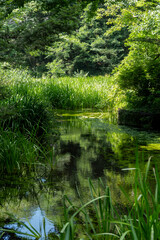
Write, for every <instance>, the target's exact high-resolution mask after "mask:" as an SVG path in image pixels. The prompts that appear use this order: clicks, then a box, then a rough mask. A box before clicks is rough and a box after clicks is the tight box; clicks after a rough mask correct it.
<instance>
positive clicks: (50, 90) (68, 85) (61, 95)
mask: <svg viewBox="0 0 160 240" xmlns="http://www.w3.org/2000/svg"><path fill="white" fill-rule="evenodd" d="M44 81H45V85H44V87H43V89H42V93H43V95H44V97H45V99H46V101H49V102H50V103H51V105H52V106H53V107H54V108H61V109H82V108H92V109H96V108H101V109H106V110H107V109H108V110H113V109H117V108H118V107H119V106H120V105H121V104H122V101H121V100H122V97H123V94H122V93H121V92H119V90H118V86H117V85H116V83H115V82H114V80H113V79H112V78H111V77H109V76H106V77H102V76H99V77H63V78H48V77H46V78H44Z"/></svg>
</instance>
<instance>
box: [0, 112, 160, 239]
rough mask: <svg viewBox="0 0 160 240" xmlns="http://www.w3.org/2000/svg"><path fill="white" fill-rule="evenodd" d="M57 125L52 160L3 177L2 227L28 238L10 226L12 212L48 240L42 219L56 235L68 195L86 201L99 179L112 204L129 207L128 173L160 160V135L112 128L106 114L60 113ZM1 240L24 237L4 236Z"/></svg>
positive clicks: (0, 190)
mask: <svg viewBox="0 0 160 240" xmlns="http://www.w3.org/2000/svg"><path fill="white" fill-rule="evenodd" d="M110 118H111V117H110ZM57 124H58V129H59V132H60V135H59V138H58V140H57V141H56V142H55V143H54V144H53V145H52V144H51V145H50V152H49V154H48V161H46V162H42V163H39V164H38V165H36V166H33V168H26V169H24V170H23V172H21V174H18V175H17V174H16V173H15V174H13V173H12V175H2V176H1V177H0V186H1V188H0V220H1V222H0V225H1V226H4V227H6V228H9V229H10V228H14V229H16V230H18V231H22V232H27V233H30V231H29V230H27V229H26V228H25V227H24V226H21V227H20V226H19V225H18V224H14V223H10V222H9V219H10V218H9V217H8V215H7V214H6V213H9V214H13V215H14V216H15V217H17V218H18V219H21V220H23V221H24V222H25V224H26V225H27V226H29V227H30V225H29V223H28V221H29V222H30V223H31V225H32V226H34V228H35V229H37V231H40V228H41V229H42V230H41V231H42V238H41V239H43V238H44V236H45V233H44V232H43V226H42V225H43V219H45V226H46V233H47V234H49V233H51V232H55V233H57V232H58V231H59V230H60V229H59V226H60V225H61V222H62V219H63V203H62V198H63V196H64V194H66V195H67V196H68V197H69V199H70V200H71V201H72V202H73V203H77V205H78V203H79V202H80V200H79V194H80V195H81V198H82V199H83V201H84V202H86V201H88V200H89V197H90V195H89V191H88V179H89V178H90V179H92V181H93V184H95V185H96V182H97V180H98V179H99V178H101V179H102V180H103V181H104V182H105V184H107V185H108V186H109V187H110V190H111V195H112V200H113V202H114V203H116V204H117V203H118V204H119V205H122V207H125V204H127V200H126V199H125V197H124V196H123V195H122V194H121V192H120V188H119V186H123V187H125V188H126V189H127V191H128V192H130V193H131V194H132V184H133V181H134V170H130V171H128V170H127V169H128V168H134V167H135V161H136V157H135V156H136V155H138V157H139V163H140V166H141V168H142V169H144V166H145V164H146V162H147V161H148V159H149V158H150V157H152V162H153V164H155V163H158V162H159V160H160V133H156V132H146V131H142V130H138V129H133V128H129V127H125V126H118V125H116V124H111V123H110V121H109V117H108V113H104V112H89V111H87V110H85V111H83V112H78V111H77V112H71V111H70V112H69V111H68V112H66V111H57ZM151 184H152V181H151ZM77 189H78V190H77ZM28 238H29V239H30V238H31V237H29V236H28ZM2 239H5V240H8V239H22V236H21V235H19V234H17V235H14V238H13V235H12V234H6V235H4V236H3V237H2ZM32 239H33V238H32Z"/></svg>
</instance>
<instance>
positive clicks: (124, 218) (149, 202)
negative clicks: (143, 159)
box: [59, 160, 160, 240]
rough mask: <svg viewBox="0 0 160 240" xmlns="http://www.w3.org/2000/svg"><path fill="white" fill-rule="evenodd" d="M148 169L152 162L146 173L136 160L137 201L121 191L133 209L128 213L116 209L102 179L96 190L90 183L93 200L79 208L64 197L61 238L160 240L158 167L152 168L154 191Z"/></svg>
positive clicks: (135, 193)
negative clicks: (141, 169) (63, 219)
mask: <svg viewBox="0 0 160 240" xmlns="http://www.w3.org/2000/svg"><path fill="white" fill-rule="evenodd" d="M149 169H150V160H149V161H148V163H147V166H146V170H145V173H142V171H140V168H139V165H138V160H137V161H136V168H135V182H134V184H133V194H134V202H133V201H132V200H131V198H130V196H129V195H128V193H127V192H125V191H124V189H121V190H122V192H123V193H124V194H125V196H126V198H127V199H128V200H129V201H130V207H128V209H127V211H126V210H124V212H125V213H124V212H122V211H120V209H118V207H116V206H113V204H112V201H111V195H110V191H109V188H108V187H106V186H104V185H103V183H102V181H101V180H99V183H101V186H100V184H99V183H98V184H99V186H98V190H97V191H96V189H95V187H94V185H93V184H92V182H91V181H90V180H89V188H90V193H91V200H90V201H89V202H87V203H85V204H82V206H81V207H79V208H77V207H76V206H74V205H73V204H72V202H71V201H70V200H69V198H68V197H67V196H64V209H65V214H64V215H65V217H66V218H65V219H66V223H65V224H64V226H63V228H62V230H61V232H60V235H59V239H60V240H72V239H120V240H123V239H134V240H139V239H142V240H144V239H145V240H151V239H152V240H155V239H160V205H159V202H160V201H159V200H160V185H159V184H160V180H159V174H158V168H157V167H156V168H153V173H154V181H155V188H154V189H152V188H151V187H150V182H149V179H148V173H149ZM128 170H130V169H128ZM101 189H103V195H101ZM66 201H67V204H66Z"/></svg>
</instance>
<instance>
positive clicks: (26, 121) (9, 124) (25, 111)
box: [0, 95, 50, 136]
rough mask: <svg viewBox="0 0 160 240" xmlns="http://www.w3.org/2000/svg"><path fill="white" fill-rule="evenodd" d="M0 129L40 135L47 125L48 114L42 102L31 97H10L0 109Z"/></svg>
mask: <svg viewBox="0 0 160 240" xmlns="http://www.w3.org/2000/svg"><path fill="white" fill-rule="evenodd" d="M0 115H1V121H0V123H1V127H2V128H3V129H7V128H10V129H12V130H13V131H15V130H18V131H21V132H23V133H24V132H25V133H26V132H27V133H29V132H33V130H35V129H36V135H37V136H40V135H42V134H43V133H44V132H45V131H46V129H47V127H48V125H49V120H50V118H49V112H48V111H47V109H46V106H45V105H44V103H43V102H42V101H40V100H39V99H38V98H37V97H34V96H33V97H32V96H27V95H26V96H20V95H16V96H12V97H11V98H10V99H9V100H8V102H7V103H6V104H5V105H4V106H3V107H2V108H1V111H0Z"/></svg>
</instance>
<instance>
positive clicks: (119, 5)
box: [0, 0, 160, 111]
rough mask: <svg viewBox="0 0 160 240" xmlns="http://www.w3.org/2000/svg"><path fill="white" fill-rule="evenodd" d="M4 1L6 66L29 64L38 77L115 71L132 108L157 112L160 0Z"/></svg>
mask: <svg viewBox="0 0 160 240" xmlns="http://www.w3.org/2000/svg"><path fill="white" fill-rule="evenodd" d="M0 6H1V8H0V9H1V10H0V20H1V24H0V55H1V57H0V61H1V68H2V69H15V68H16V69H17V68H21V69H28V71H29V72H30V74H31V75H32V76H35V77H41V76H42V75H48V76H54V77H55V76H56V77H62V76H66V75H67V76H78V75H79V76H80V75H81V76H86V75H88V76H99V75H103V76H105V75H107V74H111V75H112V76H114V79H115V81H116V83H118V85H119V88H120V89H122V90H125V95H126V99H127V103H128V106H129V108H145V109H148V107H149V108H150V109H152V110H153V111H154V110H155V109H156V111H158V108H159V103H160V84H159V73H160V52H159V46H160V34H159V33H160V27H159V26H160V5H159V1H158V0H150V1H148V0H137V1H136V0H128V1H126V0H123V1H122V0H119V1H114V0H108V1H72V0H70V1H65V0H62V1H57V0H47V1H38V0H36V1H28V0H27V1H19V0H7V1H3V0H1V1H0ZM106 79H107V77H106Z"/></svg>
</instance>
